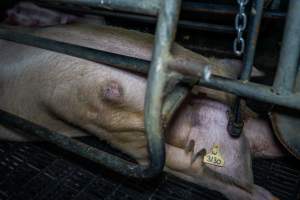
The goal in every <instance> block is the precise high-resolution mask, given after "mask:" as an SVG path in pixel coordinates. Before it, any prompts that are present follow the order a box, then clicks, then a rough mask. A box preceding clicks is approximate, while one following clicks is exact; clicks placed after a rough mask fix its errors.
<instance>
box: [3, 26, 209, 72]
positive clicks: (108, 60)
mask: <svg viewBox="0 0 300 200" xmlns="http://www.w3.org/2000/svg"><path fill="white" fill-rule="evenodd" d="M0 39H5V40H8V41H12V42H17V43H20V44H25V45H30V46H34V47H38V48H42V49H46V50H50V51H55V52H59V53H63V54H67V55H70V56H75V57H78V58H83V59H86V60H90V61H93V62H97V63H102V64H106V65H110V66H113V67H117V68H120V69H125V70H130V71H134V72H138V73H142V74H147V73H148V70H149V66H150V62H149V61H147V60H142V59H139V58H133V57H130V56H124V55H119V54H115V53H111V52H105V51H101V50H97V49H93V48H89V47H83V46H79V45H75V44H69V43H65V42H60V41H56V40H52V39H47V38H43V37H39V36H34V35H31V34H26V33H22V32H20V31H18V30H17V29H15V28H10V27H4V26H0ZM169 64H170V67H171V68H173V69H174V70H175V71H178V72H180V73H183V74H187V75H201V73H202V71H201V70H202V69H203V66H204V65H206V64H208V63H207V62H206V61H205V60H203V66H202V65H194V64H193V63H192V62H189V61H187V62H183V63H180V65H178V63H176V62H175V61H171V63H169Z"/></svg>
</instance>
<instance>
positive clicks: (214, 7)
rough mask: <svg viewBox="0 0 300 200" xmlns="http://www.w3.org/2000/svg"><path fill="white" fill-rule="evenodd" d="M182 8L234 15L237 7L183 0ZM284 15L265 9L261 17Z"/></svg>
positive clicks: (189, 10) (188, 10)
mask: <svg viewBox="0 0 300 200" xmlns="http://www.w3.org/2000/svg"><path fill="white" fill-rule="evenodd" d="M182 10H183V11H184V12H193V13H207V14H220V15H230V16H234V15H235V14H236V13H237V11H238V10H237V7H236V6H233V5H226V4H213V3H201V2H189V1H184V2H183V3H182ZM285 16H286V14H285V13H284V12H280V11H273V10H267V11H266V12H265V13H263V17H264V18H266V19H283V18H284V17H285Z"/></svg>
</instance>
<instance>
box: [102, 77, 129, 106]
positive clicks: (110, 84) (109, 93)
mask: <svg viewBox="0 0 300 200" xmlns="http://www.w3.org/2000/svg"><path fill="white" fill-rule="evenodd" d="M101 98H102V99H103V100H104V101H106V102H108V103H113V104H122V102H123V99H124V89H123V87H122V86H121V84H120V83H118V82H117V81H114V80H110V81H107V82H105V83H104V84H103V86H102V88H101Z"/></svg>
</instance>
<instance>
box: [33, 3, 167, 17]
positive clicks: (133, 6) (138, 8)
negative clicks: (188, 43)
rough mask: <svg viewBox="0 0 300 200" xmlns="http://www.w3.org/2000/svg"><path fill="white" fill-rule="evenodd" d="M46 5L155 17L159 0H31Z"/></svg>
mask: <svg viewBox="0 0 300 200" xmlns="http://www.w3.org/2000/svg"><path fill="white" fill-rule="evenodd" d="M32 1H34V2H43V3H47V4H73V5H79V6H88V7H94V8H102V9H108V10H118V11H127V12H133V13H140V14H147V15H157V14H158V10H159V8H160V4H161V2H160V0H151V1H149V0H32Z"/></svg>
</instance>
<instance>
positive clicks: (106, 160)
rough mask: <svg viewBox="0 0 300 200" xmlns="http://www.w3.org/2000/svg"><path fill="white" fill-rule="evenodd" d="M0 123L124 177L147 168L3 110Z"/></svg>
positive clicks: (134, 174) (0, 113) (140, 172)
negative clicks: (50, 143) (32, 135)
mask: <svg viewBox="0 0 300 200" xmlns="http://www.w3.org/2000/svg"><path fill="white" fill-rule="evenodd" d="M0 122H1V124H3V125H5V126H8V127H12V128H17V129H20V130H22V131H24V132H27V133H32V134H35V135H36V136H39V137H41V138H42V139H44V140H47V141H50V142H52V143H54V144H56V145H58V146H60V147H63V148H64V149H66V150H68V151H70V152H73V153H76V154H78V155H80V156H83V157H85V158H88V159H90V160H92V161H94V162H97V163H99V164H102V165H104V166H105V167H108V168H110V169H112V170H114V171H117V172H119V173H121V174H123V175H130V176H133V177H139V176H140V175H141V174H143V173H142V172H143V170H144V169H146V167H142V166H141V167H139V166H138V165H137V164H135V163H131V162H128V161H126V160H124V159H121V158H119V157H117V156H112V155H111V154H109V153H106V152H104V151H101V150H99V149H97V148H94V147H91V146H89V145H87V144H84V143H82V142H79V141H77V140H75V139H72V138H69V137H67V136H64V135H62V134H59V133H57V132H54V131H51V130H49V129H47V128H44V127H42V126H39V125H37V124H35V123H32V122H30V121H28V120H25V119H23V118H20V117H18V116H16V115H13V114H10V113H8V112H6V111H3V110H0Z"/></svg>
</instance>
